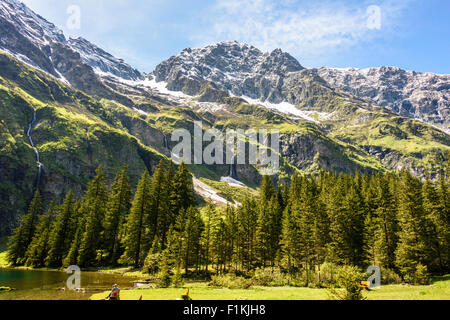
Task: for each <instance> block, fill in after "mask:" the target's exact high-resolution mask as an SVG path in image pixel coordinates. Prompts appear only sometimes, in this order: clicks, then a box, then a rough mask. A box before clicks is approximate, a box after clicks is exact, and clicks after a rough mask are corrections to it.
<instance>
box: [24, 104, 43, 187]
mask: <svg viewBox="0 0 450 320" xmlns="http://www.w3.org/2000/svg"><path fill="white" fill-rule="evenodd" d="M33 110H34V112H33V120H32V121H31V122H30V124H29V125H28V131H27V137H28V140H29V141H30V145H31V147H32V148H33V150H34V153H35V154H36V163H37V167H38V172H37V177H36V188H37V187H39V183H40V182H41V175H42V167H43V164H42V163H41V160H40V156H39V150H38V148H36V146H35V145H34V142H33V138H32V137H31V131H32V130H33V127H34V126H35V124H36V122H37V115H36V109H33Z"/></svg>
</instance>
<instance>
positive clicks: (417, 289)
mask: <svg viewBox="0 0 450 320" xmlns="http://www.w3.org/2000/svg"><path fill="white" fill-rule="evenodd" d="M186 287H189V288H190V296H191V298H192V299H193V300H329V299H331V298H330V296H329V294H328V290H326V289H311V288H292V287H272V288H266V287H254V288H251V289H246V290H244V289H234V290H233V289H225V288H211V287H208V286H207V285H206V284H205V283H194V284H186ZM184 291H185V289H183V288H168V289H134V290H122V291H121V292H120V297H121V300H139V298H140V297H141V296H142V300H175V299H177V298H179V297H180V296H181V295H182V294H183V293H184ZM107 295H108V292H103V293H98V294H94V295H93V296H92V297H91V300H103V299H105V297H106V296H107ZM364 296H365V297H366V299H368V300H450V275H447V276H444V277H439V278H435V280H434V281H433V284H432V285H429V286H409V285H387V286H382V287H381V288H380V289H376V290H372V291H370V292H365V293H364Z"/></svg>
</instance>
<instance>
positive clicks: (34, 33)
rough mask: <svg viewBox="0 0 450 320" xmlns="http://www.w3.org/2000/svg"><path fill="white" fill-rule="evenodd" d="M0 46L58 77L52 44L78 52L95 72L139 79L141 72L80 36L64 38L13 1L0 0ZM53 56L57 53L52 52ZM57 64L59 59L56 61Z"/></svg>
mask: <svg viewBox="0 0 450 320" xmlns="http://www.w3.org/2000/svg"><path fill="white" fill-rule="evenodd" d="M0 30H1V33H0V49H3V50H5V51H7V52H8V53H10V54H12V55H14V56H15V57H16V58H18V59H20V60H22V61H23V62H26V63H27V64H29V65H32V66H33V67H37V68H39V69H41V70H43V71H45V72H48V73H50V74H52V75H53V76H55V77H57V78H60V79H61V80H64V81H65V80H67V79H65V78H64V76H63V74H64V70H62V69H61V68H59V67H58V64H57V63H55V61H54V58H55V52H54V51H53V50H54V48H55V46H57V47H58V48H61V47H63V48H64V49H65V51H66V52H67V51H69V50H71V51H73V52H76V53H78V54H79V56H80V58H81V60H82V62H83V63H84V64H85V65H86V66H89V67H91V68H92V69H93V70H94V71H96V72H97V73H99V74H109V75H113V76H115V77H118V78H122V79H125V80H141V79H143V75H142V74H141V73H140V72H139V71H137V70H136V69H133V68H132V67H131V66H130V65H128V64H127V63H125V62H124V61H123V60H122V59H118V58H115V57H113V56H112V55H111V54H109V53H107V52H106V51H104V50H102V49H101V48H99V47H97V46H96V45H94V44H92V43H90V42H89V41H87V40H86V39H83V38H70V39H68V40H67V39H66V37H65V36H64V34H63V32H62V31H61V30H60V29H58V28H57V27H56V26H55V25H54V24H53V23H51V22H48V21H47V20H45V19H44V18H43V17H41V16H40V15H38V14H36V13H34V12H33V11H32V10H30V9H29V8H28V7H27V6H26V5H24V4H23V3H21V2H19V1H17V0H2V1H1V2H0ZM56 55H57V54H56ZM59 63H61V61H59Z"/></svg>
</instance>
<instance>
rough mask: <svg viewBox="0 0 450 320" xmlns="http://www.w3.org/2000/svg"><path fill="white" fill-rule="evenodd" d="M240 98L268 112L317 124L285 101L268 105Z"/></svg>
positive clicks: (267, 103)
mask: <svg viewBox="0 0 450 320" xmlns="http://www.w3.org/2000/svg"><path fill="white" fill-rule="evenodd" d="M240 98H242V99H244V100H245V101H247V102H248V103H250V104H256V105H260V106H263V107H265V108H267V109H270V110H276V111H278V112H281V113H284V114H287V115H293V116H295V117H298V118H301V119H305V120H308V121H311V122H316V123H318V121H317V120H315V119H313V118H311V117H310V116H309V115H308V113H307V112H305V111H302V110H299V109H297V107H296V106H294V105H293V104H291V103H289V102H286V101H283V102H281V103H270V102H267V101H260V100H258V99H252V98H250V97H247V96H241V97H240Z"/></svg>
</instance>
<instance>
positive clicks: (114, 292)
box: [106, 284, 120, 300]
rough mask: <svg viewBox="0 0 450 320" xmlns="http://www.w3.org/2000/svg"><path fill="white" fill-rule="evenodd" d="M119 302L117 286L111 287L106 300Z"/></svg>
mask: <svg viewBox="0 0 450 320" xmlns="http://www.w3.org/2000/svg"><path fill="white" fill-rule="evenodd" d="M108 299H109V300H120V289H119V287H118V286H117V284H115V285H113V287H112V290H111V292H110V293H109V295H108V296H107V297H106V300H108Z"/></svg>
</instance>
